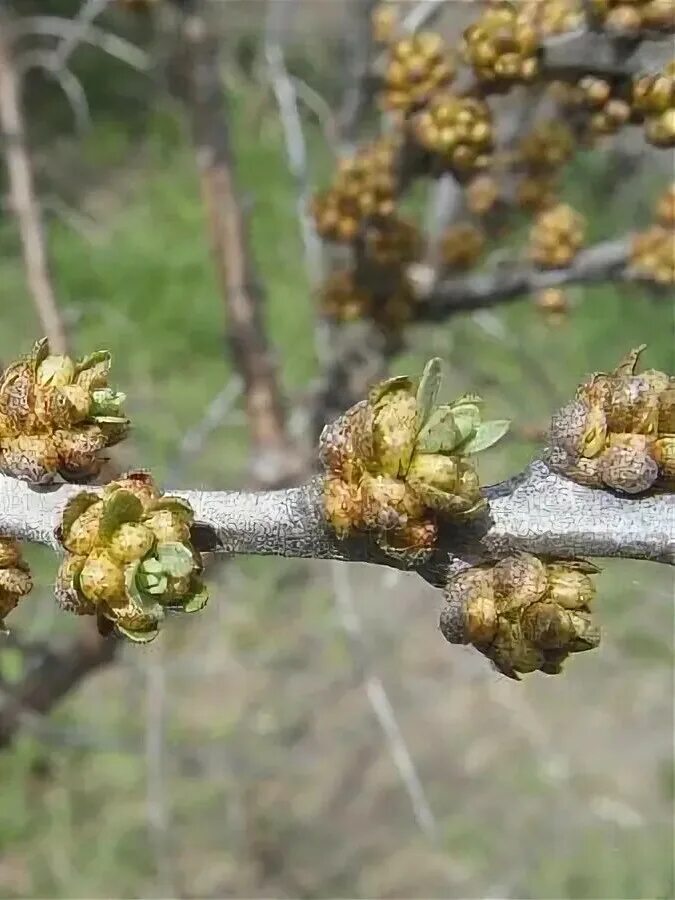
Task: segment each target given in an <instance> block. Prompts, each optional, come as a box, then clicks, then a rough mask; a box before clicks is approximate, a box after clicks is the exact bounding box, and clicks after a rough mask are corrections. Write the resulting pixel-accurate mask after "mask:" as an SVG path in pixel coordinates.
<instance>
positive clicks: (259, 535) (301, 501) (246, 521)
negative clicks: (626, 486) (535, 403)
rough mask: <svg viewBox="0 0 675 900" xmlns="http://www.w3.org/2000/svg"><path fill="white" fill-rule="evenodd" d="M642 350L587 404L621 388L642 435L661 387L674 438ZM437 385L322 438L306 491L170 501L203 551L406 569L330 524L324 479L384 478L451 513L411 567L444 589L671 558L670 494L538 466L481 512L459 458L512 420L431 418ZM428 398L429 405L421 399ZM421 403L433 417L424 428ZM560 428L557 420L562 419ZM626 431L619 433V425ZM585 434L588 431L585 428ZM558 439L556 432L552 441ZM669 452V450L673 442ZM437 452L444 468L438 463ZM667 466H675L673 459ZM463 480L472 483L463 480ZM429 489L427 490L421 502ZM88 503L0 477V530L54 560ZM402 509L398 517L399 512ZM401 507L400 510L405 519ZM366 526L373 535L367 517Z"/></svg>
mask: <svg viewBox="0 0 675 900" xmlns="http://www.w3.org/2000/svg"><path fill="white" fill-rule="evenodd" d="M637 352H638V351H635V352H634V353H633V354H631V355H629V357H628V358H627V360H628V361H627V362H626V361H624V363H622V364H621V365H620V366H619V368H618V369H617V373H618V374H616V373H615V374H614V375H611V376H603V377H602V378H601V377H600V376H597V377H596V378H595V379H594V380H593V381H592V384H593V385H595V388H594V391H595V393H594V394H592V397H593V398H595V397H596V395H597V396H598V397H601V398H602V402H603V403H608V402H611V401H609V400H607V399H606V398H605V393H601V390H602V391H607V390H609V388H607V383H608V379H610V378H614V379H618V381H617V382H616V383H617V385H618V387H617V390H619V388H620V389H621V391H620V393H621V396H620V398H619V399H620V400H621V403H622V406H621V411H622V415H623V416H624V417H627V418H626V422H628V424H630V423H632V422H633V419H635V420H636V421H637V422H638V425H634V424H632V425H631V428H633V430H635V429H637V431H636V433H642V431H641V429H642V425H641V424H640V423H643V424H644V422H646V423H647V424H648V425H651V424H653V421H654V412H653V407H654V404H653V402H652V395H651V394H652V393H653V391H654V390H655V389H656V388H655V387H654V385H656V387H657V388H658V390H659V391H660V394H659V397H660V398H661V399H660V400H659V403H660V404H661V405H660V406H658V409H659V410H660V413H659V414H660V416H661V419H660V420H658V419H657V421H661V423H662V425H657V426H656V427H657V428H661V430H664V429H667V428H668V427H669V424H668V423H669V422H670V419H669V418H668V416H671V417H672V409H671V405H670V400H669V398H672V388H670V387H669V385H671V384H672V379H670V380H669V376H667V375H665V374H664V373H656V374H654V375H653V376H652V375H651V374H649V375H648V377H647V379H646V381H645V379H644V377H642V378H641V377H640V376H636V375H634V374H630V373H628V371H627V370H628V368H630V366H631V365H633V366H634V363H635V360H636V359H637ZM603 378H604V380H603ZM436 381H437V363H434V364H433V365H432V366H430V368H429V371H428V372H427V373H426V376H425V378H423V379H422V382H421V383H420V384H417V383H416V382H415V381H414V380H412V379H408V378H397V379H392V380H390V381H389V382H385V383H384V384H383V385H380V386H379V387H378V388H376V389H374V391H373V393H372V394H371V395H370V398H369V400H368V401H364V402H362V403H361V404H358V405H357V407H356V408H354V409H353V410H351V411H348V413H346V414H345V415H344V416H343V418H342V420H339V421H338V422H336V423H334V424H333V425H331V426H329V427H328V428H327V429H326V431H325V432H324V436H323V438H322V459H323V464H324V466H325V468H326V470H327V473H328V479H326V478H325V477H323V476H319V477H317V478H315V479H313V480H311V481H309V482H307V483H306V484H304V485H301V486H300V487H296V488H291V489H288V490H277V491H262V492H258V493H255V492H241V491H171V495H172V496H176V497H178V498H181V499H182V500H184V501H187V503H188V504H189V505H190V507H191V508H192V515H193V517H194V523H196V525H193V526H192V529H191V533H192V540H193V541H194V543H195V546H196V548H197V549H198V550H202V551H203V550H213V551H217V552H228V553H252V554H264V555H279V556H298V557H317V558H322V559H345V560H349V559H354V560H362V561H363V560H366V561H372V562H386V563H388V564H391V565H394V566H399V567H400V566H401V565H403V566H404V567H406V564H407V560H406V558H405V554H404V555H403V558H401V557H400V555H396V554H394V555H391V554H389V555H388V553H387V551H388V549H389V548H386V547H385V548H384V550H383V548H382V546H378V541H377V540H376V538H377V528H376V529H372V528H371V529H370V531H369V529H368V527H365V528H361V527H356V528H355V529H350V528H347V529H346V532H345V531H344V530H343V531H342V535H343V536H339V535H338V533H337V531H336V529H335V527H333V526H331V524H330V522H329V520H330V519H331V518H332V520H333V522H335V521H336V519H335V517H334V516H333V517H331V516H330V515H328V516H327V514H326V512H327V508H326V505H325V498H324V492H325V485H326V481H327V480H328V481H330V480H331V479H332V478H334V477H335V476H336V475H339V476H340V477H341V478H342V479H343V480H346V481H348V482H354V479H355V478H358V477H359V470H360V469H361V470H363V472H362V474H365V473H367V474H368V478H369V480H370V481H373V479H375V480H376V481H377V480H380V481H382V484H384V481H385V480H386V479H390V480H391V479H393V480H394V481H397V480H398V481H400V482H401V483H402V484H404V483H407V484H408V485H409V486H411V487H413V490H414V491H416V492H417V494H418V497H419V498H421V501H422V503H421V506H422V511H423V510H424V509H430V510H434V511H440V512H441V513H444V512H445V511H448V512H449V515H448V516H445V515H441V516H439V517H438V526H439V528H438V540H437V542H436V543H435V544H434V546H433V553H432V554H431V556H430V558H425V559H423V560H422V561H421V562H420V559H419V558H416V560H415V564H414V565H413V566H412V568H418V569H419V570H420V571H421V572H422V574H425V575H426V576H427V577H429V578H430V579H431V580H434V579H435V580H438V578H439V577H442V576H443V575H444V574H447V572H448V571H449V570H452V569H454V568H457V567H458V568H460V569H461V568H462V566H466V565H468V564H472V563H473V562H474V561H475V560H476V559H480V558H490V557H498V556H501V555H504V554H506V553H508V552H510V551H511V550H526V551H529V552H533V553H537V554H542V553H552V554H555V555H557V556H560V557H568V556H578V555H579V554H581V553H583V554H584V555H589V556H624V557H627V558H637V559H654V560H657V561H661V562H668V561H672V552H673V547H672V542H673V528H674V527H675V522H674V521H673V512H674V511H675V507H674V504H673V496H672V494H669V493H665V492H656V493H654V492H648V493H647V494H646V495H645V496H644V497H640V498H639V499H636V498H634V497H627V496H619V495H616V494H614V493H610V492H608V491H606V490H597V489H594V488H592V487H589V486H588V485H587V484H578V483H576V482H575V481H573V480H571V479H570V478H567V477H565V476H563V475H560V474H555V473H554V472H553V471H552V470H551V469H550V468H549V466H548V465H547V464H546V463H544V462H543V461H541V460H539V461H536V462H535V463H533V464H532V465H531V466H530V467H528V468H527V469H526V470H525V471H524V472H523V473H521V474H519V475H518V476H516V477H515V478H513V479H510V480H509V481H507V482H504V483H501V484H498V485H494V486H490V487H486V488H483V489H482V496H483V498H484V499H485V500H486V501H487V504H488V506H489V510H487V511H485V510H484V505H485V504H483V503H482V502H480V503H476V501H477V500H479V499H480V493H479V494H476V483H475V481H474V478H473V476H471V466H470V465H469V466H466V465H465V464H464V463H462V461H461V457H462V456H463V455H464V453H467V454H468V453H471V452H477V450H478V449H480V447H481V446H485V445H486V442H487V444H489V443H491V442H492V441H493V440H494V437H495V435H498V434H500V433H503V427H504V426H503V423H489V422H488V423H484V425H483V424H482V419H481V415H480V409H479V401H478V398H475V397H465V398H460V399H459V400H458V401H455V403H454V404H450V405H445V406H443V405H442V406H440V407H438V408H436V407H435V400H434V397H435V391H436V389H437V388H436V387H435V384H436ZM643 381H644V382H645V384H643ZM624 382H625V383H624ZM429 384H430V385H431V386H430V387H429ZM611 384H614V382H611ZM645 385H646V387H645ZM425 391H427V392H428V394H425ZM580 391H587V388H585V387H583V386H582V388H580ZM650 391H651V393H650ZM634 394H635V397H634V396H633V395H634ZM624 395H626V396H624ZM425 396H427V397H428V398H431V399H426V400H425V399H424V397H425ZM584 398H586V394H584ZM598 402H600V401H598ZM618 402H619V400H617V403H618ZM420 404H421V407H422V408H423V409H424V413H423V414H421V418H417V417H418V416H419V415H420V414H419V413H418V412H417V410H418V408H419V407H420ZM631 404H632V405H631ZM587 405H588V404H587ZM634 406H635V409H636V410H637V409H638V407H639V410H642V408H643V406H644V407H645V408H648V410H651V413H650V416H651V417H649V416H646V414H645V415H642V413H640V414H639V415H638V412H636V411H635V410H633V407H634ZM364 407H365V409H364ZM603 408H604V407H603ZM633 412H635V415H633ZM364 415H365V418H364V417H363V416H364ZM605 415H606V416H607V414H605ZM559 421H560V417H558V418H557V419H555V420H554V422H559ZM575 421H576V420H575ZM585 421H586V420H585V419H584V422H585ZM609 421H610V426H611V427H614V426H613V424H612V423H614V422H615V421H618V420H615V419H614V418H611V417H610V419H609ZM364 423H365V424H364ZM582 424H583V423H582ZM619 424H620V425H621V427H623V426H624V424H625V423H623V419H622V420H621V422H619ZM355 427H357V430H356V431H355V430H354V428H355ZM617 427H618V425H617ZM627 427H628V425H626V428H627ZM645 427H646V426H645ZM350 429H351V430H350ZM358 429H360V430H358ZM411 429H412V430H411ZM582 430H583V433H584V434H585V433H586V430H585V429H582ZM624 430H625V429H624ZM560 433H561V430H560V428H559V427H558V429H557V431H555V432H554V435H560ZM655 434H656V435H657V436H658V437H659V439H666V438H667V433H666V432H665V431H664V433H663V435H661V433H660V432H656V433H655ZM357 438H358V439H357ZM654 439H655V440H656V437H655V438H654ZM569 440H571V437H570V438H569ZM568 443H569V441H568ZM666 445H667V447H670V446H671V445H670V444H667V441H666ZM666 445H664V446H666ZM603 446H604V444H603ZM355 447H356V449H354V448H355ZM372 448H374V449H372ZM594 449H595V447H594ZM664 452H665V451H664ZM438 453H440V454H441V457H443V458H438V457H437V455H436V454H438ZM419 454H422V455H426V459H424V458H422V459H420V461H419V463H416V462H415V459H417V456H418V455H419ZM586 456H588V453H587V452H586ZM458 457H459V458H458ZM668 459H670V456H668ZM664 464H665V463H664ZM668 465H671V466H672V461H671V462H670V463H668ZM462 466H464V469H462ZM558 467H559V466H558ZM460 469H462V471H466V473H467V475H466V477H465V478H464V479H463V478H462V476H461V472H460ZM450 470H452V471H450ZM668 472H670V469H668ZM439 479H440V480H439ZM467 479H468V480H467ZM420 484H421V485H422V487H423V488H424V491H420V489H419V485H420ZM371 486H372V485H371ZM381 486H382V485H380V487H381ZM385 487H386V485H385ZM86 491H87V493H91V494H92V495H93V496H98V495H103V494H105V493H106V492H107V493H109V492H110V488H105V487H96V486H91V487H89V486H88V487H87V489H86ZM82 492H83V488H82V487H81V486H80V485H73V484H53V485H48V486H44V487H40V488H36V487H35V486H34V485H32V484H30V483H28V482H27V481H22V480H19V479H16V478H12V477H11V476H8V475H2V476H0V533H2V534H3V535H5V536H6V537H10V538H12V537H13V538H15V539H17V540H24V541H32V542H37V543H42V544H46V545H48V546H51V547H52V548H54V549H57V548H59V547H60V541H61V540H62V539H63V533H62V531H60V530H59V529H60V526H61V525H62V517H63V513H64V510H65V509H66V508H67V506H68V504H69V502H71V501H73V498H75V497H77V496H78V495H80V494H82ZM395 492H398V493H400V492H401V491H400V488H399V487H396V488H395ZM377 493H378V492H373V491H370V499H369V503H370V510H371V511H372V512H373V513H374V517H375V519H376V521H377V522H379V525H378V528H382V529H384V531H388V530H390V529H391V528H393V527H395V526H396V527H398V525H399V524H402V523H400V522H398V521H397V522H395V523H393V525H390V523H389V521H388V517H387V516H385V517H384V518H383V517H382V515H381V514H380V512H378V505H379V506H383V507H391V503H390V502H389V499H388V498H387V497H386V496H385V497H384V500H385V502H384V503H383V504H382V503H381V502H380V500H379V499H378V496H377ZM379 493H380V494H382V492H379ZM386 493H387V491H386V490H385V492H384V494H385V495H386ZM455 495H456V496H455ZM453 497H454V499H453ZM462 498H464V499H462ZM465 501H466V502H465ZM396 502H397V501H395V502H394V509H393V513H394V514H396V513H397V509H396ZM406 502H407V501H406ZM417 505H418V506H419V505H420V504H419V503H418V504H417ZM403 507H405V502H404V504H403ZM403 507H401V509H400V510H398V512H403V513H406V510H405V509H404V508H403ZM467 513H468V514H469V516H468V518H467V515H466V514H467ZM472 513H475V515H472ZM394 518H396V515H394ZM413 518H414V517H413ZM365 524H366V526H367V520H366V523H365ZM338 530H339V529H338ZM345 535H346V536H345ZM381 543H382V542H380V544H381ZM433 573H435V574H433ZM439 573H440V575H439Z"/></svg>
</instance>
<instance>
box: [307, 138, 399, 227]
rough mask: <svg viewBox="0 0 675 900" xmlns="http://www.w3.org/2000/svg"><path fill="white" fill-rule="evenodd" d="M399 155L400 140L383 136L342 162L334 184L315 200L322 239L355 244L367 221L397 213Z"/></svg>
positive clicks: (313, 209)
mask: <svg viewBox="0 0 675 900" xmlns="http://www.w3.org/2000/svg"><path fill="white" fill-rule="evenodd" d="M397 152H398V141H397V139H396V138H394V137H383V138H380V139H378V140H376V141H373V142H372V143H371V144H367V145H366V146H365V147H363V148H362V149H361V150H359V151H358V152H357V153H355V154H354V155H353V156H350V157H347V158H345V159H343V160H341V162H340V163H339V165H338V168H337V172H336V174H335V177H334V179H333V183H332V185H331V186H330V187H329V188H328V189H327V190H325V191H321V192H320V193H318V194H316V195H315V197H314V199H313V201H312V215H313V217H314V221H315V222H316V228H317V231H318V233H319V235H320V236H321V237H323V238H325V239H326V240H330V241H336V242H342V243H351V242H353V241H354V240H356V238H357V237H358V235H359V231H360V229H361V226H362V225H363V223H364V222H365V221H366V220H367V219H381V218H386V217H388V216H391V215H392V214H393V213H394V205H395V193H396V187H397V176H396V160H397Z"/></svg>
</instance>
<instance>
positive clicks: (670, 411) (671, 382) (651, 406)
mask: <svg viewBox="0 0 675 900" xmlns="http://www.w3.org/2000/svg"><path fill="white" fill-rule="evenodd" d="M643 349H644V346H642V347H638V348H637V349H635V350H632V351H631V352H630V353H628V354H627V355H626V357H625V358H624V359H623V360H622V361H621V362H620V363H619V365H618V366H617V368H616V369H614V371H612V372H609V373H604V372H599V373H595V374H594V375H592V376H590V378H589V379H588V380H587V381H585V382H584V383H583V384H581V385H580V386H579V388H578V389H577V392H576V398H575V399H574V401H573V402H572V403H570V404H568V405H567V406H565V407H563V408H562V409H561V410H560V411H559V412H558V413H556V415H555V416H554V417H553V419H552V421H551V429H550V446H549V451H548V455H549V463H550V465H551V467H552V468H554V469H556V470H557V471H559V472H561V473H562V474H564V475H566V476H567V477H569V478H572V479H573V480H574V481H578V482H580V483H581V484H587V485H591V486H606V487H609V488H612V489H613V490H616V491H621V492H623V493H627V494H639V493H642V492H644V491H647V490H649V489H650V488H652V487H654V486H657V487H658V486H663V487H665V488H667V489H668V490H672V488H673V486H674V485H675V378H673V377H672V376H669V375H666V374H665V373H664V372H659V371H657V370H656V369H649V370H647V371H645V372H642V373H640V374H636V371H635V369H636V365H637V360H638V357H639V355H640V353H641V352H642V350H643Z"/></svg>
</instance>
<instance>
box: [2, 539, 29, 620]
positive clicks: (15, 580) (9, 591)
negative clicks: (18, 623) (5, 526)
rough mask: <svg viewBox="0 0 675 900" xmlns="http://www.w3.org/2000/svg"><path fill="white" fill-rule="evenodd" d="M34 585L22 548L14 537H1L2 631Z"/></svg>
mask: <svg viewBox="0 0 675 900" xmlns="http://www.w3.org/2000/svg"><path fill="white" fill-rule="evenodd" d="M32 587H33V581H32V579H31V577H30V571H29V569H28V566H27V564H26V563H25V562H24V561H23V559H22V558H21V549H20V547H19V545H18V544H17V542H16V541H15V540H13V539H12V538H7V537H0V631H4V629H5V616H7V615H8V614H9V613H11V611H12V610H13V609H15V607H16V606H17V604H18V603H19V600H21V598H22V597H25V596H26V594H29V593H30V591H31V590H32Z"/></svg>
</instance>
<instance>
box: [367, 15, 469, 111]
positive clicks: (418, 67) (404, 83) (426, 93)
mask: <svg viewBox="0 0 675 900" xmlns="http://www.w3.org/2000/svg"><path fill="white" fill-rule="evenodd" d="M455 70H456V67H455V62H454V60H453V58H452V55H451V53H450V52H449V50H448V48H447V47H446V45H445V42H444V41H443V38H442V37H441V36H440V35H439V34H436V33H435V32H432V31H422V32H419V33H418V34H414V35H410V36H407V37H403V38H401V39H400V40H398V41H396V42H395V43H394V44H392V46H391V47H390V49H389V61H388V63H387V68H386V71H385V74H384V79H383V84H382V88H381V94H380V102H381V105H382V107H383V108H384V109H386V110H390V111H392V112H396V113H399V114H401V115H408V114H409V113H411V112H414V111H415V110H418V109H420V108H421V107H423V106H424V105H425V104H426V103H428V101H429V100H430V99H431V97H432V95H433V94H434V93H435V92H436V91H437V90H439V88H444V87H447V86H448V85H449V84H450V82H451V81H452V80H453V78H454V77H455Z"/></svg>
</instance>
